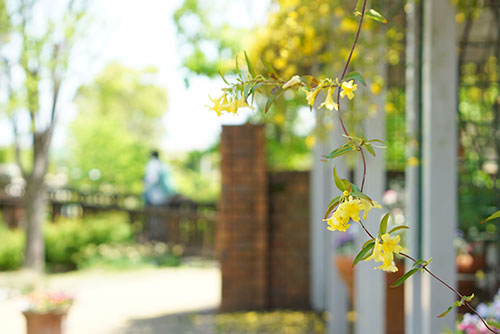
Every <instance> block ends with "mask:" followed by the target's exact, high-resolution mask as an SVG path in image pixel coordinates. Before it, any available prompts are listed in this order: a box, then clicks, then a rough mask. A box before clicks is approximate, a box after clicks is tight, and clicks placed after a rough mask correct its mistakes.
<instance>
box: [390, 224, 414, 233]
mask: <svg viewBox="0 0 500 334" xmlns="http://www.w3.org/2000/svg"><path fill="white" fill-rule="evenodd" d="M402 229H409V227H408V226H404V225H401V226H396V227H393V228H392V229H391V230H390V231H389V234H391V233H394V232H396V231H399V230H402Z"/></svg>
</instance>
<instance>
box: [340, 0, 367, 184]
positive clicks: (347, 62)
mask: <svg viewBox="0 0 500 334" xmlns="http://www.w3.org/2000/svg"><path fill="white" fill-rule="evenodd" d="M366 2H367V0H363V5H362V7H361V15H360V19H359V25H358V30H357V31H356V36H355V37H354V42H353V43H352V47H351V51H350V52H349V56H348V57H347V60H346V62H345V65H344V69H343V70H342V74H341V75H340V80H339V81H340V82H342V80H343V79H344V77H345V74H346V72H347V69H348V68H349V64H350V63H351V59H352V55H353V53H354V49H356V45H357V44H358V39H359V35H360V34H361V27H362V26H363V19H364V17H365V11H366ZM340 89H341V86H339V87H338V89H337V106H338V109H337V113H338V116H339V122H340V126H341V127H342V131H343V132H344V134H345V135H346V137H347V138H348V139H349V140H350V141H353V140H352V138H351V136H350V135H349V132H348V131H347V128H346V126H345V124H344V120H343V118H342V112H341V111H340ZM359 152H360V153H361V157H362V159H363V179H362V181H361V189H360V190H361V192H363V189H364V186H365V179H366V161H365V154H364V152H363V148H362V147H359Z"/></svg>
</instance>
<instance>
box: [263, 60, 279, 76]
mask: <svg viewBox="0 0 500 334" xmlns="http://www.w3.org/2000/svg"><path fill="white" fill-rule="evenodd" d="M260 60H261V61H262V64H264V66H265V67H266V68H267V70H268V71H269V75H271V76H272V77H274V78H276V79H280V77H279V75H278V73H277V72H276V70H275V69H274V67H273V65H271V64H270V63H269V62H268V61H266V60H265V59H264V58H263V57H260Z"/></svg>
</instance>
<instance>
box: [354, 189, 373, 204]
mask: <svg viewBox="0 0 500 334" xmlns="http://www.w3.org/2000/svg"><path fill="white" fill-rule="evenodd" d="M358 190H359V189H358ZM351 195H352V196H354V197H361V198H364V199H366V200H368V201H370V202H371V201H373V200H372V199H371V198H370V197H369V196H368V195H366V194H363V193H362V192H360V191H353V192H352V193H351Z"/></svg>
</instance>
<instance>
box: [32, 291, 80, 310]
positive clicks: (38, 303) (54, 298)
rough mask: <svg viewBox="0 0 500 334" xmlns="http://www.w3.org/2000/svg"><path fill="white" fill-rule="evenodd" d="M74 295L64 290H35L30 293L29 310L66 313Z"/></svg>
mask: <svg viewBox="0 0 500 334" xmlns="http://www.w3.org/2000/svg"><path fill="white" fill-rule="evenodd" d="M73 301H74V297H73V296H71V295H68V294H66V293H64V292H33V293H31V294H29V295H28V306H27V311H28V312H33V313H64V312H67V311H68V309H69V308H70V307H71V305H72V304H73Z"/></svg>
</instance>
